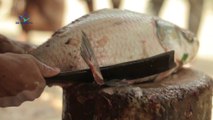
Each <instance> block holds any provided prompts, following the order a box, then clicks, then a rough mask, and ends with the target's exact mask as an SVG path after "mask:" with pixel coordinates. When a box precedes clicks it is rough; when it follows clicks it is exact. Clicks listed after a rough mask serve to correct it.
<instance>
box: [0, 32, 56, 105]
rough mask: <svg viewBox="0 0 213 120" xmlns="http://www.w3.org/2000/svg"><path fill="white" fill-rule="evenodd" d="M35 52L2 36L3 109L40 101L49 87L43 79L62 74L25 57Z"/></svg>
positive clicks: (0, 87) (0, 92) (0, 85)
mask: <svg viewBox="0 0 213 120" xmlns="http://www.w3.org/2000/svg"><path fill="white" fill-rule="evenodd" d="M32 49H33V47H32V46H30V45H28V44H24V43H19V42H16V41H13V40H9V39H8V38H6V37H4V36H3V35H0V107H9V106H19V105H20V104H22V103H23V102H25V101H32V100H34V99H36V98H38V97H39V96H40V95H41V93H42V92H43V90H44V88H45V85H46V84H45V80H44V77H52V76H54V75H57V74H58V73H59V72H60V69H59V68H52V67H50V66H47V65H45V64H44V63H42V62H40V61H39V60H37V59H36V58H35V57H33V56H32V55H30V54H26V53H27V52H28V51H30V50H32Z"/></svg>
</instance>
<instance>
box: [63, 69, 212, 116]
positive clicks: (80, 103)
mask: <svg viewBox="0 0 213 120" xmlns="http://www.w3.org/2000/svg"><path fill="white" fill-rule="evenodd" d="M212 84H213V83H212V79H211V78H210V77H208V76H206V75H205V74H202V73H200V72H197V71H194V70H191V69H183V70H181V71H179V72H178V73H177V74H174V75H172V76H171V77H169V78H167V79H165V80H162V81H159V82H154V83H146V84H136V85H129V86H122V87H99V86H96V85H92V84H78V85H73V86H70V87H64V88H63V90H64V93H63V95H64V98H63V100H64V101H63V102H64V103H63V104H64V106H63V107H64V108H63V120H211V109H212Z"/></svg>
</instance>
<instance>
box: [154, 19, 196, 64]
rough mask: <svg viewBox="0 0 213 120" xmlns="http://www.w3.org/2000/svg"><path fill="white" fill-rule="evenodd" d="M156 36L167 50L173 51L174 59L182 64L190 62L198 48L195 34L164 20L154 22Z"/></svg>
mask: <svg viewBox="0 0 213 120" xmlns="http://www.w3.org/2000/svg"><path fill="white" fill-rule="evenodd" d="M156 34H157V37H158V39H159V41H160V42H161V43H162V45H163V46H164V47H165V49H167V50H175V56H176V59H177V60H178V61H180V62H182V63H187V62H189V61H190V60H192V59H193V58H194V57H195V55H196V53H197V51H198V47H199V41H198V39H197V37H196V36H195V34H193V33H192V32H191V31H189V30H185V29H182V28H180V27H178V26H177V25H175V24H172V23H170V22H167V21H164V20H156Z"/></svg>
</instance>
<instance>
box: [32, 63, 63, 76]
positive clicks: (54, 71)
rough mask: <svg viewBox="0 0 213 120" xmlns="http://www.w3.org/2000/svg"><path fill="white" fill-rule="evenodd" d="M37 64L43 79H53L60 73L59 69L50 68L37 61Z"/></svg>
mask: <svg viewBox="0 0 213 120" xmlns="http://www.w3.org/2000/svg"><path fill="white" fill-rule="evenodd" d="M36 63H37V65H38V68H39V70H40V72H41V74H42V75H43V77H52V76H55V75H57V74H58V73H60V69H59V68H53V67H50V66H48V65H46V64H44V63H42V62H40V61H38V60H36Z"/></svg>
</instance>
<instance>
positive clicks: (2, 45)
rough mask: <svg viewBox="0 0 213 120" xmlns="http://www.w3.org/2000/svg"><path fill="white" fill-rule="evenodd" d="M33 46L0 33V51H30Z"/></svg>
mask: <svg viewBox="0 0 213 120" xmlns="http://www.w3.org/2000/svg"><path fill="white" fill-rule="evenodd" d="M34 48H35V47H34V46H32V45H30V44H26V43H22V42H18V41H14V40H10V39H8V38H7V37H5V36H3V35H1V34H0V53H5V52H12V53H27V52H28V51H31V50H32V49H34Z"/></svg>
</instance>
